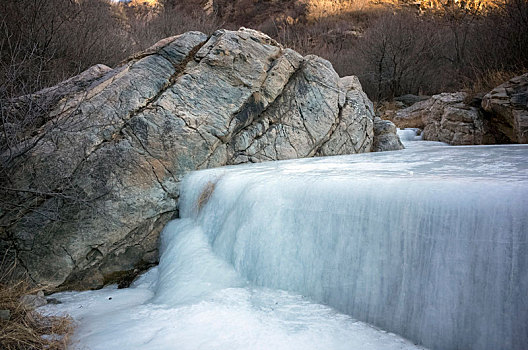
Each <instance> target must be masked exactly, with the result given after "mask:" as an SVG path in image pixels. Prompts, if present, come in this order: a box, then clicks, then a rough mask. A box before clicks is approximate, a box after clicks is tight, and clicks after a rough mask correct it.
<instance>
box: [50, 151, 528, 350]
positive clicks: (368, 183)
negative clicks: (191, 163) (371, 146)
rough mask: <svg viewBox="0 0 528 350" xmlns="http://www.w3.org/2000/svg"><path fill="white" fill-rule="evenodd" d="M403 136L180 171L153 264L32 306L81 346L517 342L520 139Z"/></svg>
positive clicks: (523, 249) (525, 336)
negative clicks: (60, 320)
mask: <svg viewBox="0 0 528 350" xmlns="http://www.w3.org/2000/svg"><path fill="white" fill-rule="evenodd" d="M415 143H416V144H419V145H411V147H408V148H407V149H406V150H403V151H397V152H385V153H374V154H363V155H351V156H342V157H327V158H314V159H303V160H295V161H285V162H270V163H263V164H254V165H248V166H237V167H225V168H218V169H210V170H204V171H199V172H194V173H191V174H190V175H189V176H187V177H186V179H185V180H184V182H183V184H182V197H181V202H180V203H181V204H180V205H181V207H180V213H181V216H182V219H179V220H175V221H173V222H171V223H169V225H167V227H166V228H165V230H164V232H163V234H162V246H161V252H162V255H161V259H160V265H159V267H157V268H156V269H153V270H151V271H150V272H149V273H148V274H147V275H146V276H145V277H143V278H142V279H141V280H140V281H138V282H136V283H135V284H134V285H133V286H132V287H131V288H128V289H124V290H117V289H115V287H111V288H105V289H103V290H100V291H91V292H82V293H74V292H67V293H60V294H58V295H56V296H55V297H56V298H58V299H60V300H61V301H63V304H60V305H57V306H48V307H46V308H45V309H43V310H44V311H45V312H50V313H56V312H68V313H70V314H71V315H72V316H73V317H74V318H75V319H77V320H78V321H79V327H78V331H77V333H76V339H77V341H78V342H79V343H78V346H79V348H89V349H361V350H367V349H384V350H387V349H417V348H418V347H416V346H414V345H413V342H415V343H420V344H425V346H428V347H431V348H433V349H447V350H448V349H484V350H485V349H525V348H526V347H525V345H526V344H528V328H527V325H528V308H527V305H528V293H527V291H528V277H527V271H528V259H527V257H528V254H527V253H528V251H527V239H526V235H527V232H528V186H527V185H528V166H527V160H528V146H478V147H450V146H443V145H440V146H438V144H435V145H436V146H438V147H430V146H431V145H432V144H429V143H422V142H415ZM110 297H111V298H112V299H111V300H110V299H109V298H110ZM323 304H325V305H329V306H323ZM355 319H360V320H362V321H366V322H369V323H372V324H375V325H376V326H378V327H381V328H383V329H386V330H389V331H391V332H395V333H398V334H401V335H403V336H405V337H407V338H409V339H411V340H412V342H409V341H406V340H404V339H402V338H401V337H399V336H396V335H394V334H391V333H386V332H385V331H381V330H378V329H375V328H372V327H371V326H369V325H366V324H364V323H362V322H358V321H355Z"/></svg>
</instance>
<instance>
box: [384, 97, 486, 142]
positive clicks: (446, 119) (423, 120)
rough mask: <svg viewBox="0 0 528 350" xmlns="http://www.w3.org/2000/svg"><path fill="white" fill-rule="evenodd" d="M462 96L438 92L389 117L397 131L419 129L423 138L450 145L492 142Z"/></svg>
mask: <svg viewBox="0 0 528 350" xmlns="http://www.w3.org/2000/svg"><path fill="white" fill-rule="evenodd" d="M466 96H467V95H466V93H464V92H456V93H442V94H439V95H434V96H432V97H431V98H430V99H428V100H425V101H421V102H418V103H415V104H414V105H412V106H410V107H408V108H405V109H402V110H399V111H397V112H396V114H395V116H394V117H393V119H392V120H393V121H394V123H395V124H396V125H397V126H398V127H400V128H419V129H423V139H424V140H429V141H441V142H446V143H449V144H451V145H475V144H483V143H494V140H493V139H490V137H489V135H488V134H487V129H486V127H485V123H484V120H483V118H482V116H481V114H480V111H479V109H478V108H475V107H470V106H467V105H466V104H465V103H464V99H465V98H466Z"/></svg>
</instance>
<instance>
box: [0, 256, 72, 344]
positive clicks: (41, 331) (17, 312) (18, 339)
mask: <svg viewBox="0 0 528 350" xmlns="http://www.w3.org/2000/svg"><path fill="white" fill-rule="evenodd" d="M4 265H5V259H4V262H2V263H0V270H1V271H3V272H2V274H1V275H0V310H9V311H10V319H9V320H7V321H5V320H0V348H1V349H4V350H22V349H24V350H29V349H35V350H37V349H50V350H61V349H66V348H67V347H68V344H69V342H70V337H71V335H72V333H73V330H74V326H73V321H72V319H71V318H70V317H68V316H62V317H59V316H43V315H41V314H40V313H38V312H36V311H35V310H34V309H33V308H31V307H30V306H28V305H26V304H24V303H22V302H21V298H22V297H23V296H24V295H28V294H36V293H37V292H38V291H39V289H38V288H34V287H32V286H31V284H30V283H29V282H28V280H27V279H23V280H20V279H16V280H15V279H13V278H12V277H13V272H14V271H15V266H14V265H11V266H9V267H8V268H6V266H4Z"/></svg>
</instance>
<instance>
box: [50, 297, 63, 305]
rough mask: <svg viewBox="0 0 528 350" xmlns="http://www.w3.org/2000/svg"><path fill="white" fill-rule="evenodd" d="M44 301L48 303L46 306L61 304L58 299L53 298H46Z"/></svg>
mask: <svg viewBox="0 0 528 350" xmlns="http://www.w3.org/2000/svg"><path fill="white" fill-rule="evenodd" d="M46 301H47V302H48V304H51V305H57V304H62V301H60V300H59V299H55V298H47V299H46Z"/></svg>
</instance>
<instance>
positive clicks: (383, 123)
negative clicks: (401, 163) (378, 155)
mask: <svg viewBox="0 0 528 350" xmlns="http://www.w3.org/2000/svg"><path fill="white" fill-rule="evenodd" d="M400 149H404V147H403V144H402V142H401V141H400V138H399V137H398V135H397V133H396V125H394V123H393V122H391V121H389V120H382V119H381V118H379V117H376V118H374V143H373V145H372V150H373V151H374V152H384V151H397V150H400Z"/></svg>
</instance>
